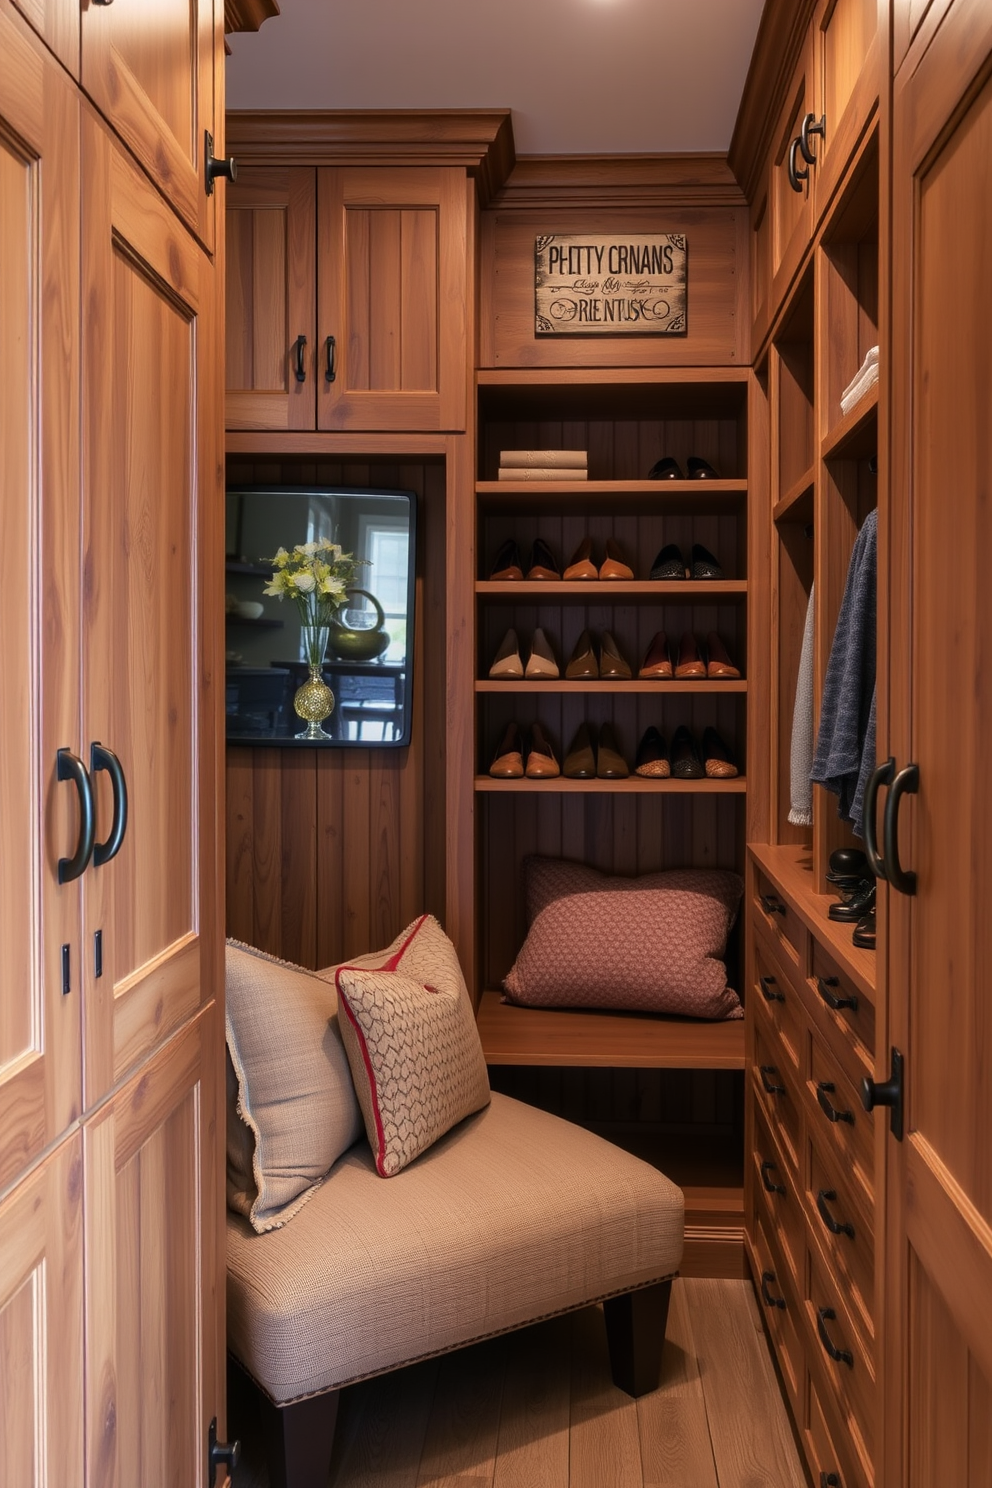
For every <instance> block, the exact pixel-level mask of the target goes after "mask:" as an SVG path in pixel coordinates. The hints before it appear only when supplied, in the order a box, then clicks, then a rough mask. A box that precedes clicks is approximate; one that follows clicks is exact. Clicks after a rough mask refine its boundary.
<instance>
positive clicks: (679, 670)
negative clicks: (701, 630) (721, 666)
mask: <svg viewBox="0 0 992 1488" xmlns="http://www.w3.org/2000/svg"><path fill="white" fill-rule="evenodd" d="M675 675H676V677H678V679H679V680H680V681H682V682H686V681H695V680H697V679H700V678H703V677H705V676H706V663H705V661H704V660H703V658H702V657H701V656H700V654H699V647H698V646H697V645H696V637H695V636H694V635H693V633H692V631H691V630H684V631H683V632H682V637H681V639H680V641H679V651H678V656H677V657H676V660H675Z"/></svg>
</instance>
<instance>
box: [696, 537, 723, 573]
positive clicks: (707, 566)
mask: <svg viewBox="0 0 992 1488" xmlns="http://www.w3.org/2000/svg"><path fill="white" fill-rule="evenodd" d="M692 577H693V578H694V579H722V578H723V569H722V568H721V567H720V565H719V563H718V562H717V560H716V559H715V558H714V557H713V554H712V553H711V552H710V551H709V549H708V548H704V547H703V545H702V543H693V545H692Z"/></svg>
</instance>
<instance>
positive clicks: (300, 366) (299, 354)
mask: <svg viewBox="0 0 992 1488" xmlns="http://www.w3.org/2000/svg"><path fill="white" fill-rule="evenodd" d="M306 349H307V338H306V336H297V338H296V340H295V341H294V342H293V355H294V356H295V358H296V369H295V370H296V380H297V382H306V380H307V369H306V364H305V362H304V360H303V353H304V352H305V351H306Z"/></svg>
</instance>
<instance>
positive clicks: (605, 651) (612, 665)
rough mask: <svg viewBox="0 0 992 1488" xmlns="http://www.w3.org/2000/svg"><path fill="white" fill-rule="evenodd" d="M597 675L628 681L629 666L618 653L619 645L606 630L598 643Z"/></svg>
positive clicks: (617, 680) (612, 679)
mask: <svg viewBox="0 0 992 1488" xmlns="http://www.w3.org/2000/svg"><path fill="white" fill-rule="evenodd" d="M599 675H600V676H601V677H604V678H608V679H609V680H610V681H611V682H629V681H630V675H631V673H630V666H629V665H628V663H627V662H626V661H625V660H624V658H623V656H622V655H621V654H620V647H619V646H618V645H617V643H616V641H615V640H614V639H613V636H612V635H611V634H610V632H609V631H608V630H604V631H603V637H602V640H601V641H600V644H599Z"/></svg>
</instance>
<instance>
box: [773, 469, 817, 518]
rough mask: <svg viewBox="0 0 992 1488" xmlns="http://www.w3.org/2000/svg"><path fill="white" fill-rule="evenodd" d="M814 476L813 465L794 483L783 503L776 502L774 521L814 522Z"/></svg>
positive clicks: (783, 498)
mask: <svg viewBox="0 0 992 1488" xmlns="http://www.w3.org/2000/svg"><path fill="white" fill-rule="evenodd" d="M814 474H815V473H814V470H813V466H812V465H811V466H810V467H809V469H808V470H804V471H803V473H802V475H801V476H800V477H799V479H798V480H796V481H793V482H792V485H791V486H790V487H789V489H788V490H787V491H786V493H785V495H784V496H783V497H782V499H781V501H776V503H775V505H774V506H773V507H772V520H773V521H775V522H812V520H813V480H814Z"/></svg>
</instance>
